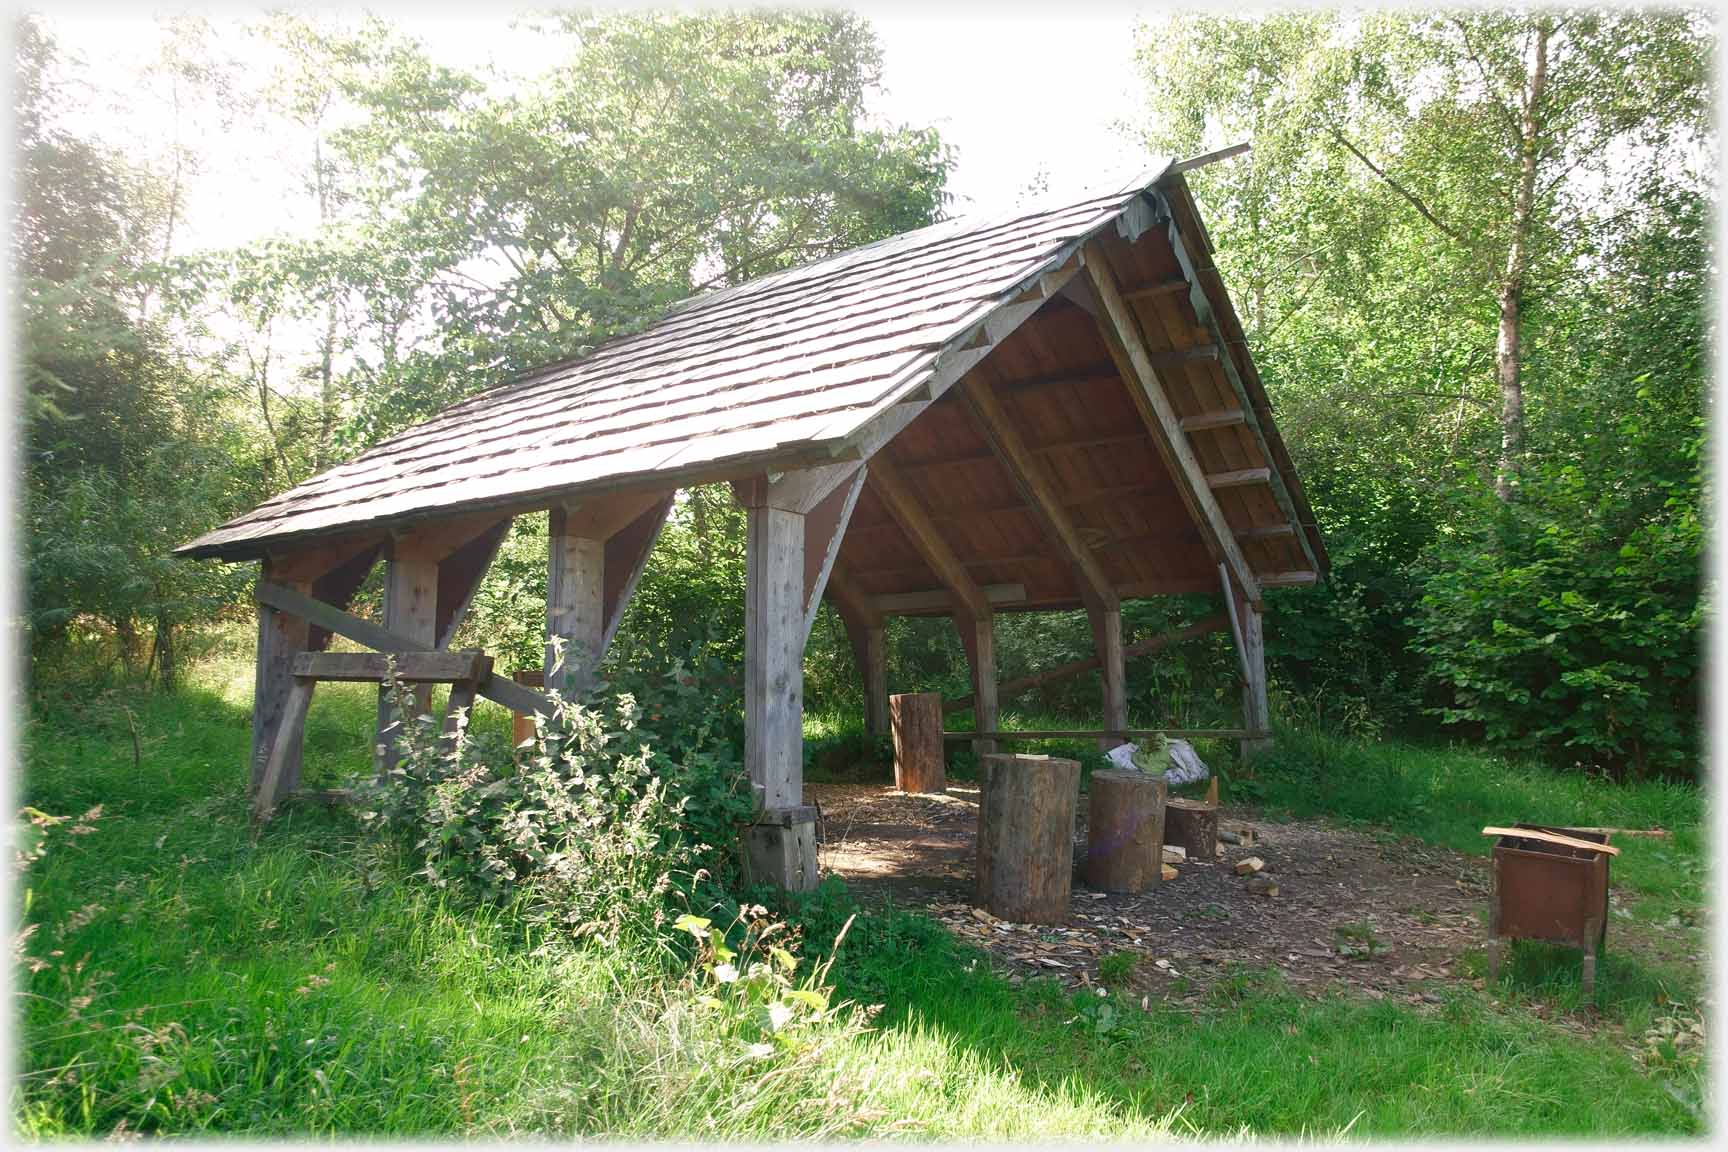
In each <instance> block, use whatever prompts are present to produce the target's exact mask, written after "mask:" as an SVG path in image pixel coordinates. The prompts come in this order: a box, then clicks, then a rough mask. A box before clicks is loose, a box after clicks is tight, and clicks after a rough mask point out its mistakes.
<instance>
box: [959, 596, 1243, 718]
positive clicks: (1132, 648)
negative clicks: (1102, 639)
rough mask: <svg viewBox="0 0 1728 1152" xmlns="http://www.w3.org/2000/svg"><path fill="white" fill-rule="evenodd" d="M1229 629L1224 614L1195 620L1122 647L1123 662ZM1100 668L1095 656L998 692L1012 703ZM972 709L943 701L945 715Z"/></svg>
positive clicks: (967, 703) (967, 700)
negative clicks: (1031, 692) (1046, 687)
mask: <svg viewBox="0 0 1728 1152" xmlns="http://www.w3.org/2000/svg"><path fill="white" fill-rule="evenodd" d="M1229 626H1230V622H1229V620H1227V619H1226V618H1225V616H1224V614H1223V613H1222V612H1219V613H1215V614H1213V615H1211V616H1207V617H1204V618H1202V619H1200V620H1196V621H1195V622H1194V623H1192V624H1190V625H1188V626H1187V627H1185V628H1177V629H1174V630H1173V631H1170V632H1160V633H1159V634H1158V635H1156V636H1149V637H1147V638H1146V639H1144V640H1139V641H1136V642H1135V643H1133V644H1124V645H1123V646H1122V658H1123V659H1124V660H1132V659H1134V658H1135V657H1136V656H1149V655H1151V654H1152V653H1154V652H1161V651H1163V650H1164V649H1166V648H1168V647H1170V646H1171V645H1173V644H1180V643H1181V642H1182V641H1184V640H1192V639H1194V638H1195V637H1197V636H1206V635H1209V634H1211V633H1213V632H1222V631H1223V630H1224V629H1226V628H1228V627H1229ZM1098 666H1099V658H1098V657H1097V656H1096V655H1093V656H1088V657H1087V658H1086V659H1084V660H1075V661H1072V662H1070V663H1067V664H1058V665H1057V666H1056V667H1054V668H1046V669H1045V670H1044V671H1042V672H1036V673H1033V674H1032V675H1030V676H1022V677H1020V678H1019V679H1017V680H1006V681H1003V683H1002V685H1001V686H1000V688H998V693H999V694H1000V697H1001V698H1002V699H1004V700H1012V699H1013V698H1014V697H1016V696H1018V695H1020V694H1021V693H1023V692H1030V691H1031V690H1032V689H1034V688H1039V687H1042V686H1043V685H1045V684H1051V683H1054V682H1055V681H1057V680H1067V679H1071V678H1072V677H1075V676H1081V675H1084V674H1085V673H1087V672H1090V671H1092V670H1093V669H1095V668H1097V667H1098ZM970 707H972V697H970V696H959V697H954V698H951V699H948V700H944V701H943V702H942V711H943V712H945V713H946V712H964V711H965V710H966V709H968V708H970Z"/></svg>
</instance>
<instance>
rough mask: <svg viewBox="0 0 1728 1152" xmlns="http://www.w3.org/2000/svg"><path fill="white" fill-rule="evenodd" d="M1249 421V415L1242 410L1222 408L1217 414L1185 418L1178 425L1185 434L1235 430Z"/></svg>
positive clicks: (1204, 413) (1199, 414)
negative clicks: (1215, 429)
mask: <svg viewBox="0 0 1728 1152" xmlns="http://www.w3.org/2000/svg"><path fill="white" fill-rule="evenodd" d="M1247 421H1248V413H1247V412H1245V411H1243V410H1242V409H1240V408H1220V409H1219V410H1218V411H1216V412H1200V413H1196V414H1195V415H1193V416H1184V417H1182V419H1181V420H1180V421H1179V422H1178V423H1179V426H1180V427H1181V429H1182V431H1184V432H1210V431H1211V430H1212V429H1214V428H1233V427H1235V426H1236V425H1238V424H1245V423H1247Z"/></svg>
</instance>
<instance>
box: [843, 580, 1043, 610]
mask: <svg viewBox="0 0 1728 1152" xmlns="http://www.w3.org/2000/svg"><path fill="white" fill-rule="evenodd" d="M978 591H979V592H980V593H981V594H982V595H983V597H984V600H985V601H986V602H987V603H989V604H1017V603H1020V602H1022V601H1024V600H1025V599H1026V585H1024V584H986V585H984V586H983V587H982V588H979V589H978ZM872 603H873V604H874V605H875V608H876V611H877V612H879V613H881V614H882V615H884V616H913V615H917V614H919V613H921V612H940V611H941V610H942V609H944V608H953V607H954V594H953V593H952V592H950V591H948V590H947V589H945V588H932V589H930V590H928V591H924V592H887V593H884V594H882V595H880V596H877V597H875V598H874V599H873V600H872Z"/></svg>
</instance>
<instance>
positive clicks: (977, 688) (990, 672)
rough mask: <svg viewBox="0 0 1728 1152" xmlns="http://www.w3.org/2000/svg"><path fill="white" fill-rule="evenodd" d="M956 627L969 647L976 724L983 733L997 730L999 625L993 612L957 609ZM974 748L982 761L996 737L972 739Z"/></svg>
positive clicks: (968, 659)
mask: <svg viewBox="0 0 1728 1152" xmlns="http://www.w3.org/2000/svg"><path fill="white" fill-rule="evenodd" d="M954 626H955V627H956V628H958V629H959V630H960V643H961V644H962V645H963V646H964V647H965V649H966V663H967V665H968V667H969V668H970V669H971V672H972V715H973V718H974V720H975V723H974V725H973V727H974V728H976V729H977V730H978V731H980V732H994V731H996V719H997V715H996V626H995V619H994V617H993V616H992V615H991V614H990V613H988V612H987V613H985V614H983V615H982V616H972V615H969V614H967V613H965V612H961V611H956V612H955V615H954ZM972 751H973V752H974V753H975V754H976V755H977V756H978V762H979V763H980V764H982V763H983V762H984V758H985V757H986V756H989V755H991V754H992V753H994V752H995V751H996V742H995V741H994V740H974V741H972Z"/></svg>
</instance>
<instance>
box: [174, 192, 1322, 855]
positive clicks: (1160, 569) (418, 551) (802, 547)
mask: <svg viewBox="0 0 1728 1152" xmlns="http://www.w3.org/2000/svg"><path fill="white" fill-rule="evenodd" d="M1183 167H1184V165H1181V164H1166V165H1163V166H1161V167H1159V168H1158V169H1156V170H1153V171H1150V172H1147V173H1144V174H1143V175H1142V176H1141V177H1139V178H1137V179H1136V180H1135V181H1134V182H1132V183H1131V184H1130V185H1128V186H1126V187H1121V188H1112V189H1110V190H1108V191H1106V192H1103V193H1100V194H1095V195H1091V196H1089V197H1087V198H1084V199H1081V200H1079V201H1077V202H1073V203H1064V204H1060V205H1057V206H1053V207H1052V206H1035V207H1027V208H1024V209H1020V210H1017V211H1014V212H1010V213H1007V214H1005V215H1002V216H999V217H996V218H991V219H960V220H951V221H947V222H944V223H940V224H936V225H933V226H931V227H928V228H923V229H920V230H918V231H916V232H910V233H907V234H905V235H901V236H895V237H892V238H890V239H887V240H883V241H880V242H878V243H875V244H870V245H866V246H865V247H862V248H858V249H855V250H853V251H850V252H846V253H843V254H841V255H838V256H835V257H832V258H829V259H826V260H822V261H819V262H816V263H813V264H809V265H806V266H803V267H800V268H795V269H791V270H789V271H786V272H781V273H777V274H775V275H771V276H767V277H764V278H762V279H760V280H756V281H753V282H751V283H748V284H744V285H741V286H739V287H735V288H730V289H726V290H723V291H719V292H714V293H711V294H707V295H703V296H699V297H696V298H694V299H692V300H689V301H687V302H685V303H684V304H682V305H680V306H678V307H677V308H675V309H673V310H672V311H671V312H670V313H669V314H668V315H667V316H665V317H664V318H663V319H661V320H660V321H658V322H657V323H655V324H653V325H651V326H650V327H648V328H646V329H645V330H644V331H642V332H640V333H638V334H636V335H633V336H627V337H621V338H619V339H616V340H612V341H609V342H607V343H606V344H604V345H602V346H601V347H599V348H598V349H596V350H595V351H593V352H592V353H591V354H589V355H587V356H585V357H582V358H580V359H576V360H572V361H567V362H563V363H559V364H554V365H551V366H548V367H546V368H542V369H540V370H538V371H535V372H532V373H529V374H527V375H525V376H523V377H521V378H518V379H516V380H514V381H511V382H509V383H506V384H504V385H501V386H499V387H496V388H493V389H491V390H489V391H486V392H483V393H480V394H478V395H476V396H474V397H472V398H470V399H468V400H465V401H463V402H461V403H459V404H456V405H453V406H452V407H450V408H448V409H446V410H445V411H444V412H442V413H440V414H439V415H437V416H435V417H433V418H432V419H430V420H428V421H426V422H425V423H423V424H420V425H418V426H416V427H414V428H411V429H409V430H408V431H406V432H403V433H401V434H400V435H397V436H395V437H392V438H390V439H389V440H386V441H384V442H382V443H380V444H378V445H377V446H376V447H373V448H372V449H370V450H368V451H367V452H365V453H363V454H362V455H360V456H359V457H357V458H355V459H354V460H352V461H349V462H348V463H346V464H342V465H340V466H338V467H336V468H332V469H330V470H329V471H327V472H324V473H322V474H320V475H318V476H315V477H313V478H312V479H310V480H308V481H306V482H305V483H303V484H300V485H298V486H297V487H295V488H294V489H292V490H291V491H288V492H285V493H283V494H282V495H280V496H278V497H276V498H275V499H273V500H270V501H267V502H266V503H264V504H262V505H260V506H259V507H258V508H256V509H254V510H253V511H251V512H249V513H247V514H246V515H244V516H241V517H239V518H237V519H235V520H232V521H229V522H228V523H226V524H224V525H222V526H221V527H219V528H217V529H215V530H214V531H212V532H209V533H207V534H206V535H204V536H201V537H199V538H198V539H197V540H194V541H192V542H191V543H190V544H187V545H185V546H184V547H182V548H181V549H180V550H179V551H180V553H181V554H182V555H187V556H194V557H215V558H221V559H225V560H252V559H257V560H260V561H262V571H261V573H260V576H259V583H258V590H257V600H258V605H259V608H258V615H259V623H258V664H257V694H256V702H255V705H254V716H253V726H254V727H253V752H254V755H253V774H254V775H253V779H254V786H255V788H256V787H257V786H258V785H259V783H260V782H261V778H262V776H263V773H264V771H265V768H266V766H267V765H270V766H272V767H273V768H274V769H275V771H274V772H273V775H272V791H273V792H274V791H278V790H280V791H283V792H285V791H289V790H292V788H293V787H294V786H295V784H296V782H297V779H298V764H297V750H296V749H290V748H286V747H285V748H284V752H283V755H282V757H280V760H281V763H279V764H274V765H271V761H272V760H273V759H276V758H273V757H272V756H271V751H272V748H273V745H274V744H275V743H276V739H275V738H276V733H277V728H278V726H279V725H280V723H281V720H282V716H283V712H284V709H285V706H286V705H287V702H288V699H289V696H290V695H291V693H292V692H293V691H294V686H295V684H296V683H297V681H296V672H295V668H296V659H297V657H299V656H300V654H301V653H303V652H309V651H314V652H315V651H317V650H319V649H321V648H322V647H323V646H324V644H325V643H326V641H327V640H328V637H329V634H330V633H332V632H335V633H341V634H343V635H345V636H348V637H350V638H352V639H354V640H356V641H358V642H360V643H361V644H364V645H366V646H368V647H371V648H375V649H378V650H390V651H399V652H411V651H422V650H437V649H443V648H446V647H447V646H448V644H449V642H450V639H451V636H452V634H453V632H454V630H455V628H456V626H457V624H458V623H459V622H460V621H461V619H462V615H463V612H464V610H465V608H466V606H467V604H468V601H469V599H470V598H471V597H472V595H473V593H474V590H475V588H476V586H477V585H478V583H479V581H480V579H481V577H482V576H483V575H484V573H485V571H486V568H487V565H488V563H489V562H490V560H491V557H492V555H493V553H494V552H495V550H496V549H497V547H498V544H499V541H500V540H501V539H502V537H503V535H504V533H505V531H506V530H507V528H508V527H509V524H510V521H511V518H512V517H514V516H517V515H520V514H523V513H527V512H532V511H538V510H543V509H549V510H550V512H551V559H550V573H549V577H550V579H549V585H548V588H549V592H548V603H547V607H546V627H547V632H548V635H549V637H558V638H562V641H563V642H564V645H565V646H566V648H567V653H568V659H569V664H570V666H571V667H572V668H573V669H574V675H575V677H576V679H577V680H578V682H580V681H582V680H586V679H587V678H588V677H591V676H592V674H593V671H594V669H595V668H596V667H597V665H598V664H599V662H600V660H601V658H602V657H603V655H604V653H605V651H606V647H607V645H608V643H609V642H610V641H611V638H612V636H613V634H614V633H615V632H616V630H617V628H618V625H619V622H620V620H621V619H622V616H623V613H624V610H625V607H626V605H627V604H628V602H629V600H630V595H631V592H632V590H633V588H634V586H635V584H636V581H637V579H638V577H639V576H640V574H641V572H642V569H643V565H644V564H645V562H646V560H647V558H648V555H649V552H650V550H651V549H652V547H653V545H654V541H655V538H656V536H657V534H658V533H659V530H660V526H661V524H662V522H663V521H664V519H665V517H666V514H667V512H668V510H669V508H670V507H671V504H672V500H673V497H674V494H675V492H676V490H677V489H678V488H679V487H681V486H686V485H690V484H695V483H702V482H713V481H721V480H724V481H729V482H730V483H731V485H732V490H733V492H734V494H735V496H736V498H737V500H738V501H739V502H740V504H742V505H743V506H744V508H746V509H747V519H748V563H747V568H748V584H747V592H746V597H747V605H746V622H747V623H746V627H747V638H746V665H747V666H746V669H745V696H746V713H747V714H746V731H747V749H746V759H747V761H748V765H749V770H750V774H751V779H752V781H753V782H754V784H755V787H756V789H757V792H758V796H759V801H760V809H761V814H760V817H759V821H758V823H757V825H756V826H755V827H754V828H753V829H752V830H751V833H750V835H749V837H748V841H749V845H750V857H751V860H752V862H753V864H754V865H755V867H756V868H757V869H759V870H760V871H761V872H762V873H765V874H766V875H768V876H770V877H772V878H773V879H776V880H778V881H779V882H780V883H782V884H786V885H790V886H794V887H804V886H808V885H811V884H813V883H814V881H815V846H814V836H813V832H814V827H813V820H814V811H813V810H812V809H810V808H808V807H806V806H804V805H803V795H802V782H801V742H802V729H801V720H802V706H803V674H802V669H801V660H802V654H803V651H804V645H805V641H806V638H807V637H808V635H809V631H810V627H811V625H812V623H813V622H814V619H815V616H816V609H817V606H818V603H819V601H820V600H821V598H822V597H824V596H826V597H827V598H828V600H829V601H830V602H831V603H833V604H834V606H835V607H836V608H837V609H838V612H839V615H840V617H841V619H842V620H843V621H844V622H845V625H846V628H847V630H848V633H849V635H850V637H851V642H852V644H853V646H854V648H855V650H856V652H857V655H858V664H859V667H860V668H861V669H863V672H864V676H865V679H866V684H867V694H866V695H867V699H868V701H869V711H868V717H867V719H868V722H869V725H870V727H871V729H872V730H874V731H878V732H883V731H886V727H887V696H888V692H887V683H886V676H885V670H884V659H883V620H884V618H885V617H888V616H891V615H894V614H934V615H946V616H950V617H952V619H953V620H954V622H955V625H956V627H957V628H958V629H959V632H960V636H961V639H962V641H963V642H964V646H965V649H966V653H967V656H968V659H969V661H970V666H971V678H972V687H973V703H974V705H975V709H974V710H975V715H976V717H977V729H978V732H979V740H980V743H982V744H986V745H987V744H988V741H989V739H990V735H991V733H992V732H993V731H994V729H995V728H996V704H997V696H998V691H997V683H996V672H995V660H994V655H993V651H994V648H993V630H992V624H991V621H992V619H993V617H994V616H995V614H996V613H998V612H1013V611H1035V610H1047V609H1073V608H1084V609H1085V610H1086V611H1087V612H1088V613H1089V614H1090V616H1091V619H1092V625H1093V631H1094V635H1095V637H1096V640H1097V653H1098V655H1097V659H1096V666H1097V667H1099V668H1100V669H1101V671H1102V681H1103V685H1104V692H1103V695H1104V699H1103V706H1102V711H1103V719H1104V723H1103V725H1102V727H1101V729H1100V730H1099V733H1100V734H1101V735H1115V736H1120V735H1122V734H1124V732H1125V731H1126V729H1127V715H1126V706H1125V690H1124V682H1123V659H1124V655H1123V646H1122V625H1121V611H1120V606H1121V602H1122V601H1123V600H1125V599H1129V598H1132V597H1137V596H1157V595H1163V594H1169V593H1192V592H1217V593H1218V594H1219V595H1220V597H1221V598H1222V600H1223V606H1224V611H1223V612H1221V613H1220V614H1219V616H1218V617H1216V618H1215V620H1216V621H1217V626H1219V627H1229V628H1230V629H1231V630H1232V632H1233V633H1234V636H1235V639H1236V643H1237V648H1238V651H1239V652H1240V654H1241V671H1242V679H1243V683H1244V723H1243V725H1242V729H1243V731H1244V734H1245V735H1247V736H1249V737H1251V738H1261V737H1263V736H1264V735H1265V731H1266V727H1267V711H1266V695H1265V675H1264V665H1263V656H1262V643H1261V636H1262V626H1261V610H1262V604H1261V594H1262V591H1263V590H1264V589H1267V588H1273V587H1283V586H1288V585H1296V584H1307V583H1311V582H1313V581H1315V580H1317V579H1318V578H1319V577H1320V576H1321V575H1322V573H1323V572H1324V571H1325V565H1326V557H1325V551H1324V546H1323V545H1322V543H1321V540H1320V535H1319V532H1318V531H1317V529H1316V527H1315V524H1314V517H1313V514H1312V512H1311V511H1310V510H1309V508H1308V505H1307V502H1306V501H1305V499H1304V498H1303V495H1302V488H1301V485H1300V483H1299V482H1298V480H1297V478H1296V475H1295V473H1294V471H1293V470H1292V468H1291V465H1290V460H1289V457H1288V455H1287V454H1286V452H1285V449H1284V445H1283V443H1282V442H1281V440H1280V439H1279V436H1278V432H1277V430H1276V429H1275V428H1274V426H1273V423H1272V414H1271V410H1270V407H1269V405H1268V403H1267V400H1266V395H1265V392H1264V391H1263V389H1262V388H1261V385H1260V381H1259V379H1258V377H1257V375H1256V373H1255V369H1254V364H1253V361H1252V360H1251V358H1250V357H1249V354H1248V349H1247V347H1246V345H1245V342H1244V339H1243V335H1242V329H1241V326H1240V324H1239V323H1238V322H1237V318H1236V314H1235V311H1234V309H1233V308H1232V306H1231V303H1230V299H1229V297H1228V295H1227V294H1226V292H1225V290H1224V286H1223V283H1222V282H1221V280H1220V278H1219V275H1218V272H1217V270H1216V269H1215V268H1214V266H1213V262H1212V246H1211V243H1210V241H1209V240H1208V239H1207V236H1206V233H1205V229H1204V227H1203V226H1202V224H1201V222H1200V218H1199V216H1198V214H1197V212H1196V209H1195V205H1194V202H1193V199H1192V198H1191V196H1190V193H1189V190H1188V188H1187V185H1186V181H1185V179H1184V177H1183V175H1182V170H1183ZM380 559H382V561H383V563H384V565H385V573H386V576H385V592H384V619H383V623H382V625H381V626H380V625H378V624H374V623H371V622H369V621H365V620H362V619H360V618H358V617H355V616H353V615H352V614H350V613H348V612H347V611H346V608H347V605H348V601H349V599H350V598H351V597H352V596H353V594H354V592H355V590H356V589H357V588H358V586H359V585H360V583H361V581H362V580H363V579H364V578H365V577H366V575H367V573H368V572H369V571H370V569H371V568H372V567H373V565H374V564H375V563H376V562H377V561H378V560H380ZM301 665H302V672H304V665H305V662H304V661H302V662H301ZM484 672H485V674H484V676H483V677H482V678H481V679H479V680H478V682H477V683H474V684H473V685H472V687H473V690H474V691H476V692H478V694H479V695H482V696H486V697H488V698H490V699H493V700H496V701H498V702H500V703H503V704H505V705H507V706H510V707H512V708H515V709H517V710H519V711H527V710H532V709H534V708H536V707H541V708H544V706H545V697H543V696H541V695H539V694H538V693H536V692H534V691H533V690H531V689H528V688H524V687H522V686H520V685H517V684H514V683H512V682H510V681H509V680H508V679H507V678H506V677H504V676H502V675H492V674H490V666H489V665H486V667H485V669H484ZM299 682H303V683H304V682H306V681H304V680H302V681H299ZM428 690H429V689H428ZM388 721H389V717H388V708H387V706H386V704H385V702H384V701H383V700H382V698H381V700H380V725H381V727H382V725H384V724H386V723H388ZM386 743H387V742H386ZM262 799H263V801H264V805H265V807H266V809H267V807H268V804H270V803H273V802H274V800H275V795H271V796H268V797H263V798H262Z"/></svg>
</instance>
